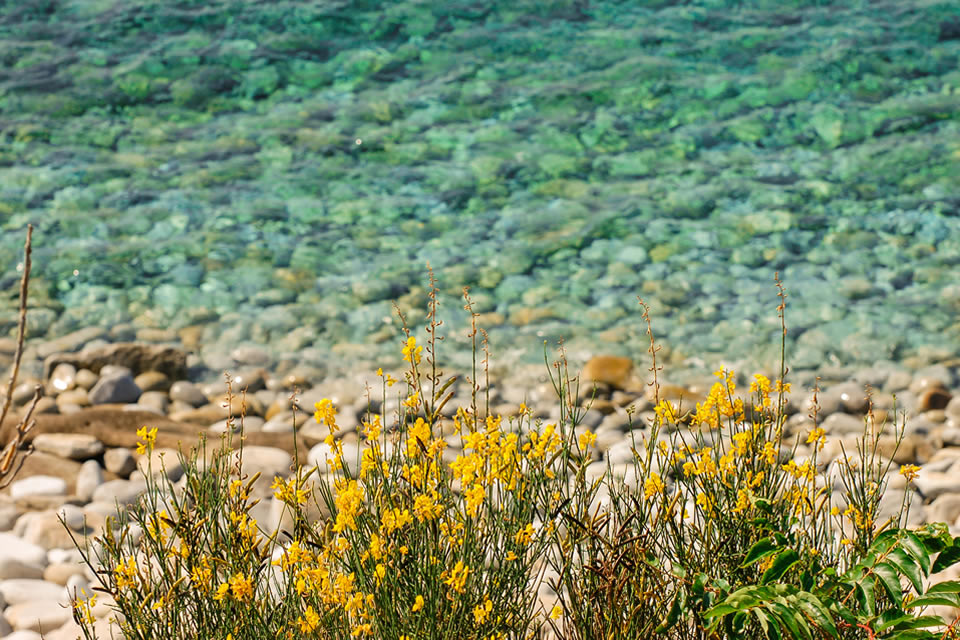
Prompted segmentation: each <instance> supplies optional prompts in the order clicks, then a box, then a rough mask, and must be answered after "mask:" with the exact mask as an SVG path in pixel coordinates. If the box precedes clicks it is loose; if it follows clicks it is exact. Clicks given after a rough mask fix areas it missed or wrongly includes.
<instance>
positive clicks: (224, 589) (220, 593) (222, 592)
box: [213, 582, 230, 601]
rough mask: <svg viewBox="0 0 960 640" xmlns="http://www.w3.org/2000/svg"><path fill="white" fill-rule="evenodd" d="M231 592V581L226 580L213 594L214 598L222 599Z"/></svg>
mask: <svg viewBox="0 0 960 640" xmlns="http://www.w3.org/2000/svg"><path fill="white" fill-rule="evenodd" d="M228 593H230V583H228V582H224V583H223V584H221V585H220V586H218V587H217V592H216V593H215V594H214V595H213V599H214V600H217V601H220V600H223V599H224V598H226V597H227V594H228Z"/></svg>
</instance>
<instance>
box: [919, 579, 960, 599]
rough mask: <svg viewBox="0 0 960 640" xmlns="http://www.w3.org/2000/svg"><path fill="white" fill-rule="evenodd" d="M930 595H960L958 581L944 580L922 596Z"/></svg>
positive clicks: (959, 583)
mask: <svg viewBox="0 0 960 640" xmlns="http://www.w3.org/2000/svg"><path fill="white" fill-rule="evenodd" d="M931 593H960V580H944V581H943V582H938V583H937V584H935V585H931V587H930V588H929V589H927V592H926V593H925V594H924V595H928V594H931Z"/></svg>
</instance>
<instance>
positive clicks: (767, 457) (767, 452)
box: [760, 442, 780, 465]
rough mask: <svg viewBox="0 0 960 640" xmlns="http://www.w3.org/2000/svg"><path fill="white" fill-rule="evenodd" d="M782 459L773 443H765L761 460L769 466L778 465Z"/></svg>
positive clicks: (761, 452)
mask: <svg viewBox="0 0 960 640" xmlns="http://www.w3.org/2000/svg"><path fill="white" fill-rule="evenodd" d="M779 457H780V450H779V449H778V448H777V446H776V445H775V444H773V443H772V442H764V443H763V449H761V451H760V458H761V459H762V460H763V461H764V462H766V463H767V464H769V465H774V464H777V459H778V458H779Z"/></svg>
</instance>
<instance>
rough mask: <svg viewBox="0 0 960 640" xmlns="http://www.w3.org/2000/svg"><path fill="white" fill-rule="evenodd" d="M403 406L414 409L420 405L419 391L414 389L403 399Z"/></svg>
mask: <svg viewBox="0 0 960 640" xmlns="http://www.w3.org/2000/svg"><path fill="white" fill-rule="evenodd" d="M403 406H405V407H406V408H408V409H416V408H417V407H419V406H420V392H419V391H414V392H413V394H412V395H411V396H410V397H409V398H407V399H406V400H404V401H403Z"/></svg>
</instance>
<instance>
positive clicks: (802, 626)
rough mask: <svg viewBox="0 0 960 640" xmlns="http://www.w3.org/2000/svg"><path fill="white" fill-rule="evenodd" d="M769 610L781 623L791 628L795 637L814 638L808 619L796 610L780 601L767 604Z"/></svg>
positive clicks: (810, 639) (791, 632) (791, 633)
mask: <svg viewBox="0 0 960 640" xmlns="http://www.w3.org/2000/svg"><path fill="white" fill-rule="evenodd" d="M767 610H768V611H770V612H772V613H773V614H774V616H775V617H776V618H777V620H778V621H779V622H780V624H781V625H783V626H785V627H786V628H787V629H789V630H790V635H791V636H792V637H793V638H806V639H807V640H813V636H812V635H811V634H810V627H809V626H808V625H807V621H806V620H804V619H803V617H802V616H801V615H800V614H799V613H798V612H797V611H795V610H793V609H791V608H790V607H787V606H784V605H783V604H780V603H779V602H770V603H768V604H767Z"/></svg>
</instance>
